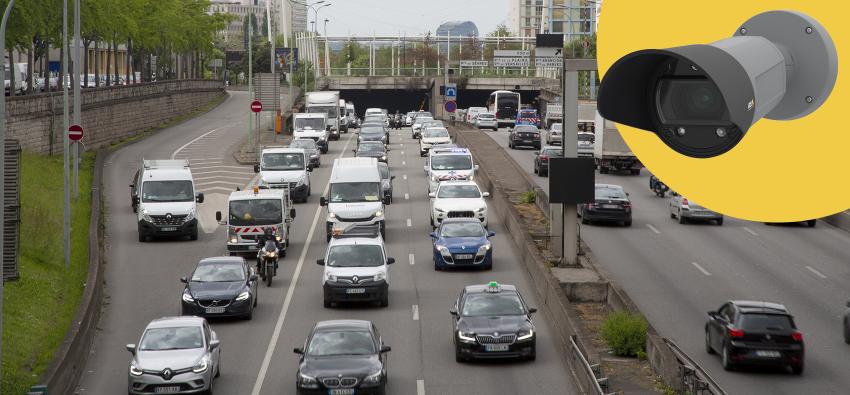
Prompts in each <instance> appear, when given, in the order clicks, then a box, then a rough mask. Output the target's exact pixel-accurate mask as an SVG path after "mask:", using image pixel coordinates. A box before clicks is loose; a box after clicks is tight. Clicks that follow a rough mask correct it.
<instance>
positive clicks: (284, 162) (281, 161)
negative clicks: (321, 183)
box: [254, 148, 313, 203]
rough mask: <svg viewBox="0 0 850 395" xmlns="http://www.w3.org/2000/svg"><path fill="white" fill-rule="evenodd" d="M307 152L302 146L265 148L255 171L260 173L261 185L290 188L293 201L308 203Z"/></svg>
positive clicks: (309, 170)
mask: <svg viewBox="0 0 850 395" xmlns="http://www.w3.org/2000/svg"><path fill="white" fill-rule="evenodd" d="M309 159H310V158H309V157H308V156H307V153H306V152H304V150H303V149H301V148H265V149H263V152H262V154H261V155H260V163H258V164H256V165H254V172H256V173H260V185H263V186H266V187H268V188H289V196H290V197H291V198H292V200H293V201H299V202H302V203H306V202H307V199H308V198H309V197H310V192H311V189H310V172H311V171H313V167H312V166H310V161H309Z"/></svg>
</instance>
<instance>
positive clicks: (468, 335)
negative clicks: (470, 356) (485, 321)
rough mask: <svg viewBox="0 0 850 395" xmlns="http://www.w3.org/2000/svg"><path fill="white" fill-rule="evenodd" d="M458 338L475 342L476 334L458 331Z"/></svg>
mask: <svg viewBox="0 0 850 395" xmlns="http://www.w3.org/2000/svg"><path fill="white" fill-rule="evenodd" d="M457 338H458V339H460V341H462V342H465V343H475V334H474V333H472V332H465V331H457Z"/></svg>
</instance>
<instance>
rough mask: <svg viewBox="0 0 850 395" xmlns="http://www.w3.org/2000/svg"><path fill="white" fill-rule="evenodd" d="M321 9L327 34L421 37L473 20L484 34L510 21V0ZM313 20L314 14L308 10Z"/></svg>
mask: <svg viewBox="0 0 850 395" xmlns="http://www.w3.org/2000/svg"><path fill="white" fill-rule="evenodd" d="M327 1H329V2H331V3H332V5H331V6H328V7H324V8H322V9H321V10H319V26H318V27H319V32H320V33H321V32H322V30H321V29H323V28H324V27H323V22H324V20H325V18H327V19H330V22H328V35H330V36H347V35H348V34H349V33H350V34H351V35H356V36H361V37H362V36H371V35H372V33H373V32H374V34H375V35H398V34H399V32H400V33H401V34H402V35H403V34H404V33H407V34H408V35H418V34H421V33H423V32H425V31H428V30H430V31H431V32H434V31H436V30H437V27H438V26H440V24H441V23H443V22H446V21H453V20H470V21H472V22H475V25H476V26H478V32H479V33H480V34H481V35H485V34H487V33H488V32H491V31H493V30H494V29H495V28H496V25H498V24H500V23H506V24H507V20H508V1H509V0H327ZM308 12H309V14H310V15H309V18H310V20H311V21H312V20H313V16H314V14H313V11H312V10H309V11H308Z"/></svg>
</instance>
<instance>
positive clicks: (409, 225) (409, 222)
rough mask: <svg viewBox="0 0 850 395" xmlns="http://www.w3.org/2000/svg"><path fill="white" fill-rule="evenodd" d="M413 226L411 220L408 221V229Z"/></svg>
mask: <svg viewBox="0 0 850 395" xmlns="http://www.w3.org/2000/svg"><path fill="white" fill-rule="evenodd" d="M411 226H413V222H412V221H411V220H410V218H408V219H407V227H408V228H409V227H411Z"/></svg>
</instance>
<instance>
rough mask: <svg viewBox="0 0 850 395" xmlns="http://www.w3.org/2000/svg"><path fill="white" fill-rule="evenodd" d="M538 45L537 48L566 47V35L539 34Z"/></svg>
mask: <svg viewBox="0 0 850 395" xmlns="http://www.w3.org/2000/svg"><path fill="white" fill-rule="evenodd" d="M535 41H536V45H535V46H536V47H537V48H563V47H564V35H563V34H551V33H547V34H543V33H541V34H538V35H537V37H536V40H535Z"/></svg>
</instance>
